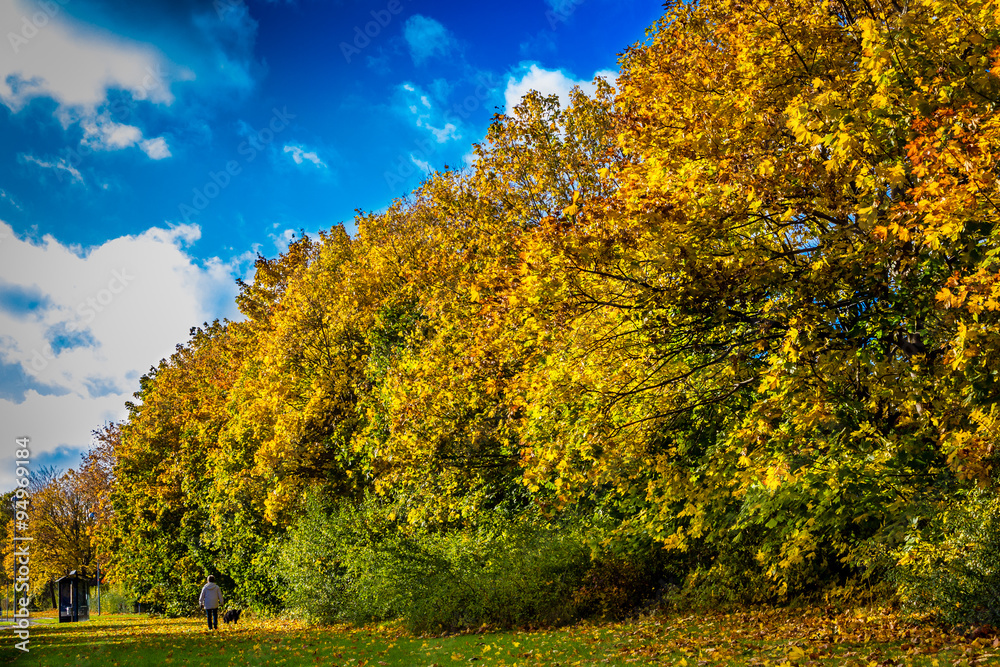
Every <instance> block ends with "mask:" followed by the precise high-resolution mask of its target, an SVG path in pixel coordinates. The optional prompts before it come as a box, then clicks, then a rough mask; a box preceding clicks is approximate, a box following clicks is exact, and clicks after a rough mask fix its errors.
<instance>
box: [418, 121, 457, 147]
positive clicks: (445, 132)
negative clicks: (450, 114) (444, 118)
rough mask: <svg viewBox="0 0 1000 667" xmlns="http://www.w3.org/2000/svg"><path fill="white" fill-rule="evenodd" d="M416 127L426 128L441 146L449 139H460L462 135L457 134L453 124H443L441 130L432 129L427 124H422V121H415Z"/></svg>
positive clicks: (432, 127)
mask: <svg viewBox="0 0 1000 667" xmlns="http://www.w3.org/2000/svg"><path fill="white" fill-rule="evenodd" d="M417 127H426V128H427V129H428V130H430V131H431V134H433V135H434V138H435V139H437V142H438V143H439V144H443V143H444V142H446V141H448V140H449V139H461V138H462V135H461V134H459V133H458V128H457V127H455V124H454V123H445V126H444V127H442V128H437V127H434V126H433V125H430V124H429V123H426V122H424V121H423V120H422V119H418V120H417Z"/></svg>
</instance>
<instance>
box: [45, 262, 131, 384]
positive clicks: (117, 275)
mask: <svg viewBox="0 0 1000 667" xmlns="http://www.w3.org/2000/svg"><path fill="white" fill-rule="evenodd" d="M133 280H135V276H133V275H131V274H130V273H129V272H128V269H120V270H114V271H112V272H111V279H110V280H109V281H108V284H107V286H105V287H103V288H101V289H99V290H98V291H97V292H96V293H95V294H94V295H93V296H89V297H87V298H86V299H84V300H83V301H81V302H80V303H79V304H77V306H76V314H77V315H79V316H80V320H79V321H76V322H70V323H69V324H67V325H66V333H67V334H72V333H77V332H82V331H84V330H85V329H86V327H87V325H88V324H90V323H91V322H93V321H94V320H95V319H97V316H98V314H100V313H103V312H104V311H105V310H106V309H107V308H108V306H110V305H111V303H112V302H113V301H114V300H115V298H116V297H117V296H118V295H119V294H121V293H122V292H124V291H125V288H127V287H128V286H129V285H130V284H131V283H132V281H133ZM55 358H56V353H54V352H52V350H51V348H49V349H47V350H46V351H45V352H39V351H38V350H37V349H36V350H32V351H31V358H30V359H29V360H28V368H27V371H28V372H29V373H31V374H32V375H38V374H39V373H41V372H42V371H44V370H45V369H46V368H48V366H49V363H50V362H52V361H54V360H55Z"/></svg>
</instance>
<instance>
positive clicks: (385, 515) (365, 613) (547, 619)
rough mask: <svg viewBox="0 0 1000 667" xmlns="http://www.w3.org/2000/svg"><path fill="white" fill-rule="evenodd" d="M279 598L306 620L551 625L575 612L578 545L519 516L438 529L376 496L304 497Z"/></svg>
mask: <svg viewBox="0 0 1000 667" xmlns="http://www.w3.org/2000/svg"><path fill="white" fill-rule="evenodd" d="M280 562H281V571H282V576H283V577H284V579H285V586H286V602H287V604H288V606H289V608H290V609H291V610H292V611H293V612H296V613H297V614H298V615H300V616H302V617H304V618H306V619H308V620H310V621H313V622H334V621H351V622H355V623H363V622H370V621H380V620H388V619H396V618H399V619H402V620H403V621H404V622H405V623H406V625H407V626H408V628H409V629H410V630H411V631H413V632H424V631H442V630H448V631H455V630H462V629H467V628H478V627H480V626H482V625H484V624H486V625H489V626H494V627H515V626H525V625H540V624H545V625H550V624H556V623H561V622H566V621H569V620H572V619H573V618H575V617H576V606H577V605H576V602H575V601H574V599H573V594H574V591H575V590H576V589H577V588H578V587H579V585H580V582H581V581H582V579H583V576H584V574H585V572H586V570H587V566H588V563H589V555H588V551H587V548H586V546H585V543H584V541H583V540H582V539H580V537H579V536H578V535H577V534H575V533H574V532H573V531H559V530H557V529H555V528H552V527H548V526H545V525H543V524H541V523H539V522H535V521H532V520H529V519H526V518H524V517H520V518H515V519H511V518H510V517H506V518H505V519H504V520H502V521H501V520H499V519H498V520H497V521H496V523H495V524H491V525H481V526H478V527H474V528H466V529H461V530H455V531H451V532H443V533H431V532H421V531H419V530H416V529H413V528H412V527H409V526H405V525H401V524H399V523H397V522H396V521H395V520H394V517H393V515H392V514H391V513H390V510H389V509H388V508H387V507H384V506H381V505H379V503H378V502H377V501H376V500H372V499H369V500H366V501H365V502H363V503H361V504H359V505H349V504H340V505H336V506H333V507H327V506H325V505H324V503H323V502H322V501H321V500H320V499H319V498H318V497H315V496H314V497H312V498H310V499H308V501H307V503H306V508H305V512H304V514H303V516H302V517H301V519H300V520H299V522H298V523H297V524H296V525H295V527H293V529H292V530H291V531H290V532H289V539H288V541H287V543H286V545H285V547H284V548H283V549H282V551H281V554H280Z"/></svg>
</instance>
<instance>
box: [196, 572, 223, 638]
mask: <svg viewBox="0 0 1000 667" xmlns="http://www.w3.org/2000/svg"><path fill="white" fill-rule="evenodd" d="M198 604H200V605H201V608H202V609H204V610H205V615H206V616H208V629H209V630H218V629H219V607H221V606H222V589H221V588H219V587H218V586H216V585H215V577H213V576H212V575H208V583H207V584H205V585H204V586H202V587H201V595H199V596H198Z"/></svg>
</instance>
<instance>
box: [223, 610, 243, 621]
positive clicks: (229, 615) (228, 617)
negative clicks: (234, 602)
mask: <svg viewBox="0 0 1000 667" xmlns="http://www.w3.org/2000/svg"><path fill="white" fill-rule="evenodd" d="M242 611H243V610H242V609H230V610H229V611H227V612H226V613H224V614H223V615H222V622H223V623H236V621H238V620H240V612H242Z"/></svg>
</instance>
